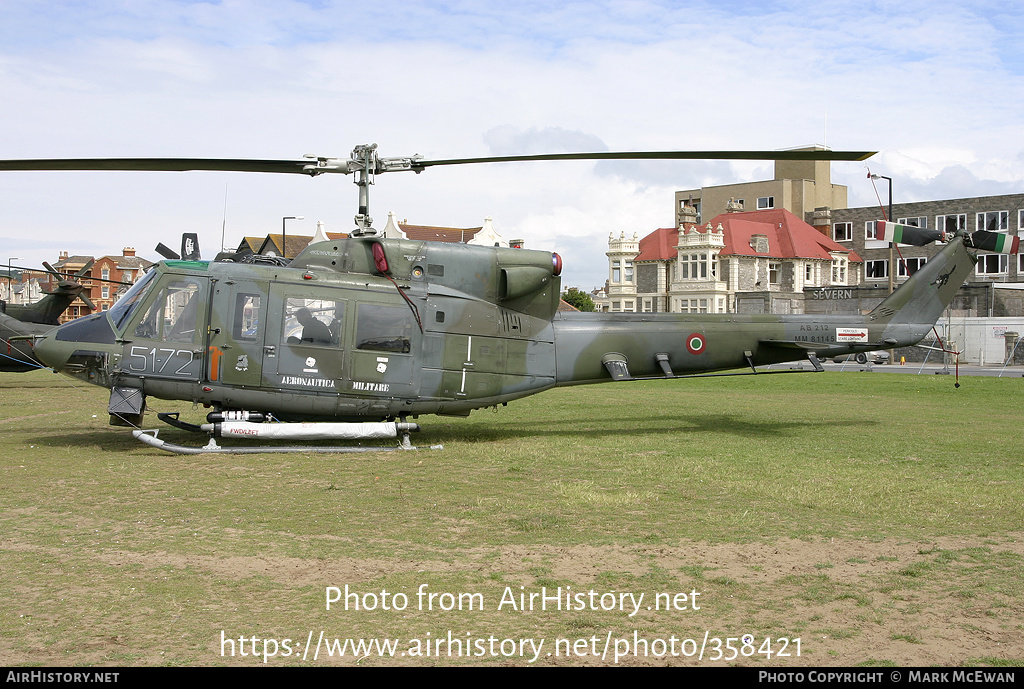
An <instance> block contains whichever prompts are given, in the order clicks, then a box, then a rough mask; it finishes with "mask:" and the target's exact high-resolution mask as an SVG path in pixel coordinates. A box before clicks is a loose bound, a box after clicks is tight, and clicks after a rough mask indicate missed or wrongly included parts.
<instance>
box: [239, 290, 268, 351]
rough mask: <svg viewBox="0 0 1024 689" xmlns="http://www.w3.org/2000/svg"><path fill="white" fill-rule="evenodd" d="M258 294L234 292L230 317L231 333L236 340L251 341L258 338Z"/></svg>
mask: <svg viewBox="0 0 1024 689" xmlns="http://www.w3.org/2000/svg"><path fill="white" fill-rule="evenodd" d="M261 302H262V298H261V295H259V294H244V293H241V294H236V295H235V312H234V317H233V319H232V325H231V334H232V335H233V336H234V338H235V339H236V340H249V341H253V340H256V339H258V338H257V333H258V332H259V325H260V303H261Z"/></svg>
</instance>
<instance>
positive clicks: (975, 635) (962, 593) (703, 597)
mask: <svg viewBox="0 0 1024 689" xmlns="http://www.w3.org/2000/svg"><path fill="white" fill-rule="evenodd" d="M1022 536H1024V534H1004V535H1002V536H1000V537H977V538H964V537H957V538H937V539H932V540H928V541H924V542H918V541H898V540H885V541H879V542H870V541H858V540H807V541H803V540H794V539H783V540H780V541H775V542H770V543H769V542H758V543H741V544H708V543H697V542H682V543H679V544H677V545H674V546H666V545H651V546H634V547H623V546H614V545H578V546H567V547H566V546H544V545H534V546H531V545H509V546H499V547H495V548H480V547H476V548H465V549H461V550H455V551H451V550H449V551H444V552H443V553H442V552H439V553H438V555H437V557H419V558H410V559H402V558H365V559H364V558H353V557H338V558H330V559H303V558H296V557H271V556H237V555H236V556H229V557H215V556H207V555H182V554H177V553H171V552H152V553H139V552H133V551H130V550H105V551H98V552H93V553H83V552H80V551H75V550H73V549H68V548H62V547H56V546H55V547H47V546H39V545H25V544H21V543H18V542H16V541H11V540H7V541H4V542H2V543H0V549H2V550H3V551H4V552H7V553H9V554H11V555H15V554H17V555H18V556H20V557H30V558H33V559H35V560H37V561H39V560H42V561H46V562H51V563H52V566H51V569H50V570H49V575H48V578H49V582H48V583H47V584H42V583H40V582H24V581H23V582H20V583H19V585H18V586H17V590H16V595H17V596H18V598H19V599H20V600H19V602H18V604H17V605H16V606H15V607H16V608H17V610H11V612H13V613H14V615H15V617H18V618H19V619H16V620H14V621H13V623H12V620H8V622H7V623H6V624H5V627H6V628H7V632H8V633H6V634H5V635H4V636H3V637H2V638H0V659H2V660H3V662H5V663H9V664H21V663H31V664H37V663H38V664H44V665H68V664H79V663H89V664H92V663H94V664H100V665H119V664H120V665H124V664H160V663H182V664H222V663H226V664H251V663H252V662H253V661H252V659H251V658H249V659H244V658H238V657H236V658H230V657H227V658H225V657H222V656H219V655H218V650H217V649H218V647H217V644H216V643H214V642H211V639H212V638H214V634H213V632H212V631H211V629H217V628H227V629H230V630H236V631H238V632H241V633H247V634H248V633H251V632H246V630H248V629H254V628H257V627H258V628H259V629H260V631H259V633H258V634H257V636H261V635H262V636H264V637H268V638H269V637H274V636H278V635H283V634H284V633H286V632H287V633H288V634H289V635H291V636H293V637H294V636H295V635H297V633H298V630H296V629H291V628H287V629H286V628H283V627H280V626H279V623H278V622H275V621H272V620H271V619H270V617H269V613H268V612H267V610H274V611H275V614H279V615H280V616H282V617H283V619H285V620H289V624H291V621H296V620H300V619H301V620H303V622H305V623H307V624H308V625H309V626H311V627H317V628H327V629H329V630H330V633H333V634H335V635H338V636H342V635H345V634H349V635H351V636H353V637H364V638H365V637H371V636H377V635H389V634H390V635H397V634H399V633H400V632H401V633H402V634H404V635H405V636H408V637H412V636H417V635H419V636H421V637H422V636H423V635H425V634H426V632H427V631H433V632H435V633H436V632H437V630H438V629H440V628H441V627H444V628H446V629H456V628H458V629H465V630H467V631H468V630H470V629H471V630H472V634H474V635H482V634H485V633H487V634H490V633H497V634H499V635H508V636H509V638H512V637H515V638H524V637H534V638H538V639H539V638H543V639H545V641H546V643H547V644H548V646H547V648H548V649H551V648H553V644H554V643H555V638H569V639H590V638H591V637H597V638H599V639H600V640H601V643H603V640H604V638H605V637H606V635H607V634H608V633H611V635H612V636H613V637H614V638H619V637H628V638H631V639H632V638H633V634H634V632H635V633H637V634H639V635H640V637H641V638H646V639H648V640H650V641H652V642H653V640H654V639H662V640H666V641H667V640H669V639H671V638H673V637H674V638H676V639H678V640H679V641H677V646H678V644H680V643H681V640H683V639H689V638H693V639H697V640H700V639H702V638H703V636H704V634H705V632H707V633H708V634H709V636H710V637H711V638H714V637H719V638H722V639H723V642H724V640H725V639H726V638H729V637H742V636H743V635H745V634H750V635H752V636H753V638H754V641H755V645H756V646H758V647H761V646H762V644H763V641H764V639H766V638H771V639H773V640H776V641H775V642H774V643H773V644H772V648H774V649H776V650H778V649H779V648H780V646H779V644H778V641H777V640H778V639H780V638H785V639H789V640H794V639H796V638H799V639H800V655H799V656H796V647H795V646H794V645H793V644H792V641H791V643H790V646H789V651H790V653H791V655H790V656H789V657H786V658H777V657H774V656H770V657H769V656H768V655H767V654H764V653H757V652H753V653H749V654H748V655H747V656H745V657H744V656H740V657H737V658H735V659H734V660H733V661H732V662H731V663H730V662H728V661H727V660H726V658H724V657H723V658H721V659H719V660H712V659H711V654H712V653H713V652H712V651H711V650H708V651H707V656H706V657H705V658H704V659H703V660H700V659H697V658H688V657H685V656H682V655H680V656H676V657H672V656H670V655H669V656H666V655H664V654H656V653H653V652H649V653H648V654H647V655H646V656H644V655H640V656H635V655H629V656H626V657H623V658H621V659H620V660H619V664H622V665H665V664H668V665H709V664H711V665H715V664H718V665H723V664H742V665H765V666H798V665H826V666H853V665H858V664H879V663H891V664H896V665H903V666H925V665H965V664H966V665H970V664H979V663H982V664H983V663H992V662H996V661H1002V662H1014V661H1015V662H1020V660H1021V659H1022V658H1024V628H1022V622H1021V621H1022V620H1024V609H1022V606H1021V603H1020V600H1021V596H1020V587H1021V585H1022V584H1021V579H1022V573H1024V571H1022V570H1024V566H1022V563H1024V538H1022ZM97 568H98V569H99V570H100V571H102V572H103V575H102V576H97V577H84V578H83V577H78V576H76V575H75V572H76V571H81V570H90V569H97ZM182 573H187V576H185V575H184V574H182ZM175 577H177V578H178V579H182V580H183V581H184V580H188V581H189V582H195V586H196V588H194V589H189V588H188V586H186V585H185V584H184V583H176V584H173V585H172V586H171V588H170V589H168V590H161V591H162V592H158V593H156V594H153V593H152V592H150V593H147V594H146V596H145V597H140V598H139V599H138V600H137V601H135V600H134V599H133V596H134V595H136V594H135V588H136V586H135V585H134V583H135V582H138V587H139V588H140V589H143V587H144V586H145V585H147V584H148V585H152V582H154V581H157V580H160V579H161V578H163V579H171V580H175ZM57 581H59V586H57V587H56V588H55V586H54V583H55V582H57ZM254 582H259V583H258V584H257V583H254ZM419 582H428V583H429V584H430V586H431V590H432V591H442V590H452V589H454V588H456V587H462V588H461V590H465V591H468V592H478V593H480V594H481V596H482V597H483V598H484V599H485V600H486V601H487V606H486V609H485V610H483V611H480V612H479V613H478V614H474V615H471V616H467V617H464V618H462V620H461V621H460V622H458V623H454V622H453V621H452V620H451V619H450V618H445V617H443V616H440V615H437V614H423V613H421V614H406V615H402V616H398V617H394V616H392V617H389V618H386V619H384V618H381V619H375V618H373V616H372V615H363V616H362V617H358V618H357V617H351V616H350V617H347V618H346V617H344V616H339V615H338V614H337V613H330V614H325V613H324V612H323V611H322V609H321V607H322V603H311V602H310V600H311V599H314V600H319V601H322V597H323V591H324V587H326V586H343V585H345V584H348V585H350V586H352V587H353V589H359V590H361V591H377V590H381V589H382V588H390V589H391V590H392V592H395V591H405V592H406V593H407V595H408V596H409V597H410V599H412V600H414V595H415V590H416V585H417V583H419ZM520 587H521V588H520ZM542 587H544V588H545V589H546V591H547V593H548V594H549V595H551V594H552V592H553V591H555V590H557V589H558V588H559V587H561V589H562V590H563V591H572V592H589V591H591V590H593V591H596V592H597V593H598V595H601V594H606V593H615V594H619V593H631V594H634V595H639V594H641V593H642V594H644V596H645V598H644V599H643V604H642V605H641V606H639V608H640V609H639V610H637V611H636V613H635V614H634V615H632V616H630V615H628V614H627V612H628V611H622V610H591V609H586V610H570V611H565V610H554V609H552V608H548V609H547V610H543V611H541V610H533V611H531V612H530V613H528V614H526V613H521V612H520V611H516V612H515V613H509V611H508V610H505V611H504V612H499V611H498V610H496V607H497V605H496V604H497V602H498V600H499V598H500V596H501V595H502V592H504V591H506V590H511V591H513V592H514V593H515V594H516V595H518V593H520V592H525V593H527V594H529V593H531V592H539V591H540V590H541V588H542ZM296 591H305V592H307V593H306V595H304V596H303V597H300V599H299V600H296V596H295V595H294V592H296ZM694 591H696V592H697V593H698V594H699V596H698V597H697V598H696V599H693V598H692V593H693V592H694ZM659 593H660V594H669V595H670V596H676V595H678V594H680V593H686V594H689V596H688V597H687V598H686V599H685V605H684V607H685V609H679V610H670V611H665V610H657V609H654V608H653V607H652V605H653V603H654V600H655V596H656V595H657V594H659ZM53 598H57V599H58V601H57V602H56V603H55V602H54V600H52V599H53ZM254 600H256V601H258V602H259V603H261V604H263V605H264V607H263V608H260V607H258V606H255V605H254ZM666 600H667V599H666ZM104 606H106V607H108V608H110V607H112V608H114V609H117V610H119V611H120V612H119V613H118V614H116V615H109V614H90V613H88V612H86V610H99V609H102V608H104ZM695 608H697V609H695ZM204 616H208V617H209V618H210V619H209V623H208V626H210V627H211V629H207V628H206V626H207V623H206V621H205V620H204V619H203V618H204ZM318 616H319V618H318ZM85 618H88V619H85ZM19 624H20V625H21V627H22V630H21V631H22V634H21V635H20V636H21V639H19V640H17V641H15V638H16V637H17V636H19V634H17V633H15V634H13V635H12V634H11V633H10V632H11V630H12V629H14V628H17V627H18V626H19ZM460 624H461V625H462V626H461V627H460V626H458V625H460ZM403 625H404V626H403ZM58 629H59V630H65V631H63V632H62V633H60V634H54V633H52V630H58ZM180 630H184V631H180ZM167 631H171V632H174V633H171V634H166V633H165V632H167ZM231 633H234V631H232V632H231ZM736 646H737V648H739V647H740V645H739V644H738V643H737V644H736ZM678 647H679V648H682V647H681V646H678ZM709 649H710V647H709ZM748 650H750V649H748ZM721 652H722V655H726V654H727V651H726V650H725V648H724V647H723V648H722V649H721ZM280 662H281V663H282V664H283V663H284V662H285V661H283V660H281V661H280ZM291 662H295V661H294V660H292V661H291ZM318 662H320V663H337V664H351V663H354V662H355V659H354V658H342V659H338V658H335V659H328V660H323V659H321V660H320V661H318ZM361 662H362V664H380V665H391V664H398V663H400V664H456V663H460V662H467V661H466V660H465V659H461V660H459V659H456V660H450V659H448V658H444V659H440V660H439V659H438V658H431V659H428V660H424V659H413V658H409V657H403V658H387V659H381V658H373V659H367V658H364V659H363V660H362V661H361ZM469 662H487V663H489V664H495V663H501V664H512V665H520V664H525V662H524V661H523V660H522V659H520V658H518V657H516V658H487V659H473V660H472V661H469ZM537 662H538V664H555V665H602V664H611V661H610V659H608V658H604V659H602V658H600V657H595V656H593V655H591V654H584V655H579V656H575V657H571V658H565V657H558V656H543V657H541V658H540V659H538V661H537Z"/></svg>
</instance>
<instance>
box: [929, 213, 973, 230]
mask: <svg viewBox="0 0 1024 689" xmlns="http://www.w3.org/2000/svg"><path fill="white" fill-rule="evenodd" d="M935 229H937V230H943V231H945V232H948V233H949V234H956V233H957V232H961V231H963V230H966V229H967V214H966V213H957V214H954V215H936V216H935Z"/></svg>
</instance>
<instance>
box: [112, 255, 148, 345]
mask: <svg viewBox="0 0 1024 689" xmlns="http://www.w3.org/2000/svg"><path fill="white" fill-rule="evenodd" d="M155 277H156V271H155V270H151V271H149V272H148V273H146V274H145V275H143V276H142V279H140V280H139V281H138V282H136V283H135V284H134V285H132V287H131V289H129V290H128V291H127V292H125V295H124V296H123V297H121V298H120V299H118V300H117V303H116V304H114V305H113V306H112V307H110V310H109V311H108V313H109V314H110V318H111V320H112V321H113V323H114V330H116V331H118V332H121V329H122V328H124V325H125V323H127V322H128V317H129V316H131V315H132V313H133V312H134V311H135V309H136V308H138V306H139V304H141V303H142V301H143V298H144V297H145V296H146V294H147V293H148V292H149V287H150V285H152V284H153V279H154V278H155Z"/></svg>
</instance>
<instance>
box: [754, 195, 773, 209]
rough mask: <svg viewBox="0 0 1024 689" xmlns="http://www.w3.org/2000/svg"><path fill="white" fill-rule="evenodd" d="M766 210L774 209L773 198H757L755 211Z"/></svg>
mask: <svg viewBox="0 0 1024 689" xmlns="http://www.w3.org/2000/svg"><path fill="white" fill-rule="evenodd" d="M768 208H775V197H774V196H758V197H757V210H759V211H761V210H765V209H768Z"/></svg>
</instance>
